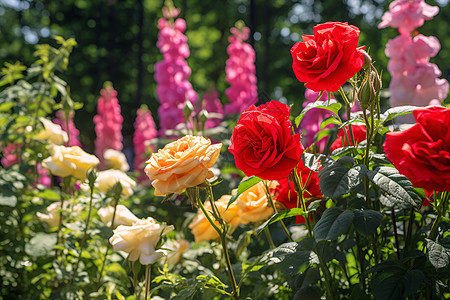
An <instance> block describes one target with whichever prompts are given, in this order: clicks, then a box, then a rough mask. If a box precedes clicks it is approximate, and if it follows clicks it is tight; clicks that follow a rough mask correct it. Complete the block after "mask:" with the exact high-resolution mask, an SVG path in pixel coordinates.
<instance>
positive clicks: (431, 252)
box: [425, 239, 450, 269]
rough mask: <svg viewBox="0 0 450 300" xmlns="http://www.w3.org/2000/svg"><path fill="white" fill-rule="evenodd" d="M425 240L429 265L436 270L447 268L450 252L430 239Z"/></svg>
mask: <svg viewBox="0 0 450 300" xmlns="http://www.w3.org/2000/svg"><path fill="white" fill-rule="evenodd" d="M425 240H426V241H427V257H428V260H429V261H430V262H431V264H432V265H433V266H434V267H435V268H436V269H440V268H445V267H446V266H448V263H449V260H450V250H449V249H446V248H444V247H443V246H442V245H440V244H438V243H435V242H433V241H432V240H430V239H425Z"/></svg>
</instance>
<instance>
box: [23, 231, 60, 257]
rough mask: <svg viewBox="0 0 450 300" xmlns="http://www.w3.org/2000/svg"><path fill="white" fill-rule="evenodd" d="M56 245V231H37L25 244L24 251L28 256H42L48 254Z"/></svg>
mask: <svg viewBox="0 0 450 300" xmlns="http://www.w3.org/2000/svg"><path fill="white" fill-rule="evenodd" d="M55 245H56V233H51V234H48V233H43V232H38V233H36V235H35V236H34V237H33V238H32V239H31V240H30V241H29V242H28V243H27V244H26V245H25V252H26V253H27V254H28V255H30V256H35V257H36V256H44V255H48V254H50V252H51V251H52V250H53V247H54V246H55Z"/></svg>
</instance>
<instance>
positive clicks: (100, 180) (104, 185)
mask: <svg viewBox="0 0 450 300" xmlns="http://www.w3.org/2000/svg"><path fill="white" fill-rule="evenodd" d="M117 182H120V184H121V185H122V195H124V196H125V197H129V196H131V195H133V187H135V186H136V182H135V181H134V180H133V179H131V178H130V177H129V176H128V175H127V174H125V173H124V172H122V171H119V170H106V171H100V172H98V175H97V180H95V187H96V188H98V189H99V191H101V192H104V193H106V192H107V191H108V190H109V189H110V188H112V187H113V186H114V185H115V184H116V183H117Z"/></svg>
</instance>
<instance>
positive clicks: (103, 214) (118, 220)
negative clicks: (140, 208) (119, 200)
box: [97, 204, 140, 228]
mask: <svg viewBox="0 0 450 300" xmlns="http://www.w3.org/2000/svg"><path fill="white" fill-rule="evenodd" d="M97 214H98V215H99V216H100V219H101V220H102V222H103V223H105V225H106V226H108V227H109V226H111V221H112V218H113V214H114V207H113V206H108V207H104V208H100V209H99V210H98V212H97ZM139 220H140V219H139V218H138V217H136V216H135V215H134V214H133V213H132V212H131V211H130V210H129V209H128V208H127V207H126V206H125V205H122V204H119V205H117V207H116V215H115V216H114V226H113V228H116V227H117V226H119V225H126V226H131V225H133V223H134V222H137V221H139Z"/></svg>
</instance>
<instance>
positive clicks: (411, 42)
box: [378, 0, 449, 106]
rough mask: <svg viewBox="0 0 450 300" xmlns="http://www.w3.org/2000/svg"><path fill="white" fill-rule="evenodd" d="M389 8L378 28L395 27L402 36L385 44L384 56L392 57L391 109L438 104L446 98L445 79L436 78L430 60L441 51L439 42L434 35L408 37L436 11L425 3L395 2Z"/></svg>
mask: <svg viewBox="0 0 450 300" xmlns="http://www.w3.org/2000/svg"><path fill="white" fill-rule="evenodd" d="M389 9H390V11H388V12H386V13H385V14H384V16H383V21H382V22H381V23H380V24H379V25H378V27H379V28H383V27H387V26H391V27H395V28H398V30H399V32H400V34H401V35H399V36H398V37H396V38H394V39H392V40H389V42H388V43H387V45H386V55H387V56H388V57H390V58H391V59H390V61H389V64H388V70H389V73H390V74H391V76H392V80H391V83H390V85H389V89H390V91H391V99H390V103H391V106H401V105H416V106H427V105H431V104H435V105H440V100H443V99H445V98H446V97H447V94H448V89H449V85H448V82H447V80H445V79H440V78H439V76H441V74H442V73H441V71H440V70H439V68H438V67H437V66H436V65H435V64H432V63H430V58H431V57H434V56H436V54H437V53H438V52H439V50H440V44H439V41H438V39H437V38H436V37H433V36H430V37H426V36H424V35H421V34H418V35H416V36H414V37H412V36H411V32H412V31H413V30H415V29H416V28H417V27H419V26H422V25H423V23H424V21H425V20H430V19H431V18H432V17H434V16H435V15H436V14H437V13H438V11H439V8H438V7H435V6H430V5H428V4H426V3H425V2H424V0H396V1H394V2H392V3H391V4H390V6H389Z"/></svg>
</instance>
